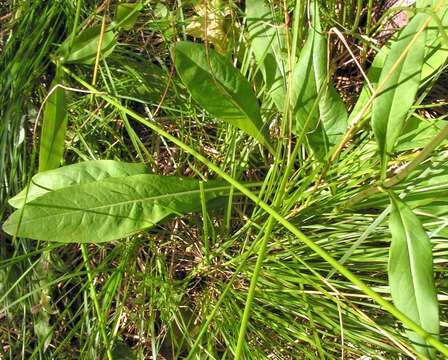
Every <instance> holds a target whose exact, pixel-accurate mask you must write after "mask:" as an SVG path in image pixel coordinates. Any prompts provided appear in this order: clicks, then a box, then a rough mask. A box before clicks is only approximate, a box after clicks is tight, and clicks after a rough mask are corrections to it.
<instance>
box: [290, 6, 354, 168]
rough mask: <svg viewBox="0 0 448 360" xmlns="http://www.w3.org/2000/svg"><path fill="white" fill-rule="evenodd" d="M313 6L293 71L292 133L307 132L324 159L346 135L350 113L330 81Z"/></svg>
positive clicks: (311, 143) (315, 9) (324, 42)
mask: <svg viewBox="0 0 448 360" xmlns="http://www.w3.org/2000/svg"><path fill="white" fill-rule="evenodd" d="M311 6H312V8H313V9H314V11H313V24H312V26H311V29H310V33H309V35H308V38H307V40H306V42H305V44H304V46H303V49H302V51H301V53H300V57H299V61H298V62H297V64H296V65H295V67H294V72H293V89H292V91H293V93H292V98H293V101H294V103H295V108H294V124H293V132H294V133H295V134H296V135H300V134H301V133H302V132H303V131H304V132H305V133H306V134H307V138H308V141H309V143H310V146H311V148H312V149H313V151H314V152H315V153H316V155H317V156H318V158H321V159H322V158H323V157H324V156H325V154H326V153H327V151H328V149H329V147H330V146H332V145H334V144H336V143H337V142H338V141H339V140H340V139H341V137H342V136H343V135H344V133H345V130H346V129H347V110H346V109H345V105H344V103H343V102H342V100H341V98H340V97H339V95H338V94H337V92H336V90H335V89H334V87H333V84H332V83H331V81H330V79H328V73H327V50H326V49H327V46H326V38H325V35H324V34H323V33H322V29H321V25H320V20H319V13H318V11H317V4H316V3H313V4H312V5H311Z"/></svg>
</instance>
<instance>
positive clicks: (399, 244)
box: [389, 192, 439, 358]
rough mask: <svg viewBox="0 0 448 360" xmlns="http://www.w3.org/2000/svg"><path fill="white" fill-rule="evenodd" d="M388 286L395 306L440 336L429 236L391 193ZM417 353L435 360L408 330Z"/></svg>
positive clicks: (419, 340)
mask: <svg viewBox="0 0 448 360" xmlns="http://www.w3.org/2000/svg"><path fill="white" fill-rule="evenodd" d="M390 200H391V205H392V210H391V213H390V218H389V227H390V231H391V233H392V242H391V246H390V253H389V285H390V291H391V294H392V299H393V302H394V304H395V306H396V307H397V308H398V309H399V310H400V311H402V312H403V313H404V314H406V315H407V316H408V317H409V318H411V319H412V320H413V321H414V322H415V323H417V324H418V325H420V326H421V327H422V328H423V329H424V330H426V331H427V332H429V333H430V334H431V335H433V336H435V337H438V335H439V304H438V302H437V293H436V289H435V285H434V275H433V267H432V249H431V242H430V240H429V237H428V235H427V234H426V232H425V230H424V229H423V227H422V225H421V223H420V221H419V219H418V218H417V216H415V215H414V213H413V212H412V210H411V209H410V208H409V207H408V206H407V205H406V204H405V203H403V202H402V201H401V200H400V199H399V198H398V197H397V196H396V195H394V194H393V193H392V192H391V193H390ZM407 335H408V337H409V339H410V340H411V341H412V342H413V344H414V346H415V348H416V350H417V351H418V352H420V353H421V354H423V355H425V356H426V357H428V358H434V356H435V350H434V349H433V348H431V347H430V346H427V345H426V344H425V341H424V339H422V338H421V337H420V336H418V335H417V334H415V333H414V332H412V331H409V330H407Z"/></svg>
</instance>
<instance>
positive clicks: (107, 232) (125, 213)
mask: <svg viewBox="0 0 448 360" xmlns="http://www.w3.org/2000/svg"><path fill="white" fill-rule="evenodd" d="M227 189H228V186H224V185H222V182H218V181H209V182H207V183H205V184H204V196H205V199H206V200H211V199H214V198H217V197H219V196H222V195H223V194H224V193H225V191H226V190H227ZM199 209H201V193H200V188H199V182H198V181H197V180H195V179H191V178H184V177H174V176H159V175H154V174H143V175H133V176H127V177H121V178H108V179H105V180H101V181H95V182H93V183H88V184H81V185H74V186H70V187H67V188H63V189H59V190H56V191H52V192H49V193H47V194H44V195H42V196H40V197H38V198H37V199H35V200H32V201H30V202H29V203H27V204H25V205H24V206H23V208H21V209H18V210H16V211H15V212H14V213H13V214H12V215H11V216H10V217H9V219H8V220H7V221H6V222H5V223H4V224H3V230H4V231H5V232H6V233H8V234H10V235H16V236H19V237H25V238H30V239H35V240H45V241H59V242H66V243H72V242H73V243H86V242H92V243H100V242H105V241H110V240H115V239H120V238H124V237H126V236H129V235H132V234H135V233H137V232H139V231H141V230H144V229H147V228H150V227H152V226H154V225H155V224H157V223H158V222H160V221H162V220H164V219H165V218H167V217H168V216H170V215H183V214H186V213H189V212H193V211H196V210H199Z"/></svg>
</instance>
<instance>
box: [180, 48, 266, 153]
mask: <svg viewBox="0 0 448 360" xmlns="http://www.w3.org/2000/svg"><path fill="white" fill-rule="evenodd" d="M175 66H176V70H177V72H178V73H179V76H180V78H181V79H182V82H183V83H184V84H185V86H186V87H187V89H188V91H189V92H190V94H191V96H192V98H193V99H194V100H196V101H197V102H198V103H199V104H200V105H201V106H202V107H203V108H204V109H205V110H207V111H208V112H209V113H210V114H212V115H213V116H215V117H216V118H218V119H220V120H223V121H226V122H228V123H229V124H231V125H233V126H235V127H237V128H239V129H241V130H243V131H244V132H245V133H246V134H248V135H250V136H252V137H254V138H255V139H256V140H258V141H259V142H260V143H261V144H263V145H264V146H266V147H267V148H268V149H269V150H270V151H271V152H272V153H273V152H274V150H273V148H272V146H271V144H270V143H269V140H268V135H267V129H266V128H265V127H264V126H263V122H262V120H261V116H260V109H259V106H258V101H257V98H256V97H255V95H254V93H253V92H252V90H251V87H250V84H249V82H248V81H247V80H246V79H245V78H244V77H243V75H241V73H240V72H239V71H238V70H237V69H236V68H235V67H234V66H233V65H232V64H231V63H230V62H229V61H228V60H227V59H226V58H225V57H223V56H222V55H220V54H218V53H216V52H215V51H214V50H212V49H211V48H209V49H206V48H205V47H204V45H201V44H195V43H192V42H188V41H181V42H178V43H177V44H176V47H175Z"/></svg>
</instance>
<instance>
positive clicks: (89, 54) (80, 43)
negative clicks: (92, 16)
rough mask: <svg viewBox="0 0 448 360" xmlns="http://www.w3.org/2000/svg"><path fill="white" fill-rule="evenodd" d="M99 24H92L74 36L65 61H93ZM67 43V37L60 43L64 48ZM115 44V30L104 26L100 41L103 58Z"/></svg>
mask: <svg viewBox="0 0 448 360" xmlns="http://www.w3.org/2000/svg"><path fill="white" fill-rule="evenodd" d="M100 34H101V26H99V25H97V26H93V27H91V28H89V29H87V30H85V31H83V32H82V33H81V34H80V35H78V36H77V37H76V38H75V41H74V42H73V46H72V48H71V49H70V53H69V54H68V55H67V58H66V59H65V60H64V62H65V63H69V64H71V63H74V64H86V65H90V64H93V63H95V59H96V53H97V51H98V45H99V41H100ZM68 44H69V39H67V40H66V42H65V43H64V44H63V45H62V48H66V47H67V46H68ZM116 45H117V38H116V35H115V32H114V31H113V30H112V29H111V28H106V31H105V32H104V34H103V40H102V42H101V56H102V57H103V58H105V57H107V56H109V55H110V54H111V53H112V51H113V50H114V48H115V46H116Z"/></svg>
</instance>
